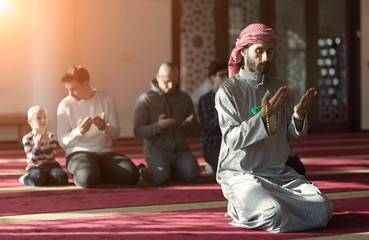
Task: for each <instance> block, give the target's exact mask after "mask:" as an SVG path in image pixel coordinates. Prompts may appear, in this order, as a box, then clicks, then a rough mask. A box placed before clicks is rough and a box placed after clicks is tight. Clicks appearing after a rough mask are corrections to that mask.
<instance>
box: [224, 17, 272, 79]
mask: <svg viewBox="0 0 369 240" xmlns="http://www.w3.org/2000/svg"><path fill="white" fill-rule="evenodd" d="M276 39H277V36H276V34H275V32H274V30H273V29H272V28H270V27H268V26H267V25H265V24H262V23H254V24H250V25H248V26H247V27H246V28H244V29H243V30H242V31H241V33H240V36H239V37H238V38H237V40H236V44H235V48H234V49H233V50H232V53H231V56H230V58H229V61H228V72H229V77H232V76H233V75H235V74H236V73H238V72H239V71H240V68H239V66H238V63H239V62H240V61H241V54H240V51H241V50H242V49H243V48H244V47H245V46H246V45H247V44H249V43H273V44H274V43H275V41H276Z"/></svg>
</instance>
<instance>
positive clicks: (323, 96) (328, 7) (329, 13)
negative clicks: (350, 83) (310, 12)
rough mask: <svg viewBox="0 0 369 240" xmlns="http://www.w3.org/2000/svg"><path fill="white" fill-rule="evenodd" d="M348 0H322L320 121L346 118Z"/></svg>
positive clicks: (318, 61)
mask: <svg viewBox="0 0 369 240" xmlns="http://www.w3.org/2000/svg"><path fill="white" fill-rule="evenodd" d="M345 2H346V1H345V0H325V1H319V39H318V40H317V43H316V44H317V45H318V47H319V59H318V60H317V65H318V67H319V71H320V77H319V80H318V83H319V121H320V122H322V123H333V122H346V121H347V119H348V116H347V114H348V108H347V107H348V106H347V104H348V101H347V98H348V96H347V94H348V89H347V68H346V66H347V60H346V59H347V57H346V56H347V54H346V53H347V51H346V47H347V45H346V41H345V39H346V36H345V28H346V22H345V19H346V17H345Z"/></svg>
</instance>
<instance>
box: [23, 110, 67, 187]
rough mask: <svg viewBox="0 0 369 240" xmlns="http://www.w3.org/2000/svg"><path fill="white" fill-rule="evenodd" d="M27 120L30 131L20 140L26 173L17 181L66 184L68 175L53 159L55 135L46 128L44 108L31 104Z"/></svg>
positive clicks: (34, 183) (41, 184)
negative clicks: (24, 154) (23, 152)
mask: <svg viewBox="0 0 369 240" xmlns="http://www.w3.org/2000/svg"><path fill="white" fill-rule="evenodd" d="M27 122H28V124H29V125H30V126H31V128H32V131H31V132H29V133H28V134H26V135H25V136H24V137H23V140H22V142H23V147H24V151H25V153H26V156H27V167H26V170H27V171H28V173H26V174H24V175H23V176H21V177H20V178H19V181H20V182H21V183H24V184H25V185H29V186H44V185H66V184H68V175H67V174H66V173H65V172H64V170H63V169H62V168H61V166H60V164H59V163H58V162H57V161H56V160H55V156H56V147H57V140H56V136H55V134H54V133H51V132H48V131H47V130H46V127H47V124H48V118H47V112H46V110H45V109H44V108H43V107H41V106H32V107H31V108H30V109H29V110H28V120H27Z"/></svg>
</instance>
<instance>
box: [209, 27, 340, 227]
mask: <svg viewBox="0 0 369 240" xmlns="http://www.w3.org/2000/svg"><path fill="white" fill-rule="evenodd" d="M275 41H276V35H275V32H274V30H273V29H271V28H269V27H268V26H266V25H264V24H260V23H257V24H251V25H249V26H247V27H246V28H245V29H244V30H242V31H241V33H240V36H239V38H238V39H237V41H236V46H235V48H234V49H233V51H232V54H231V57H230V60H229V63H228V65H229V74H230V78H229V79H227V80H226V81H225V82H224V83H223V84H222V86H221V87H220V88H219V90H218V91H217V94H216V97H215V98H216V99H215V105H216V109H217V111H218V116H219V125H220V128H221V131H222V145H221V151H220V155H219V163H218V171H217V181H218V182H219V184H220V185H221V186H222V191H223V194H224V196H225V198H226V199H227V200H228V211H227V214H226V216H228V217H231V218H232V222H231V223H230V224H232V225H235V226H240V227H244V228H248V229H258V230H263V231H269V232H297V231H305V230H312V229H318V228H324V227H326V226H327V224H328V222H329V220H330V219H331V217H332V214H333V205H332V203H331V201H330V200H329V199H328V198H327V197H326V196H325V195H324V194H323V193H321V192H320V190H319V189H318V188H317V187H316V186H315V185H314V184H313V183H311V182H309V181H307V180H306V179H305V177H304V176H302V175H299V174H298V173H297V172H296V171H295V170H293V169H292V168H291V167H289V166H287V165H286V161H287V159H288V156H289V153H290V148H289V143H290V142H291V141H293V142H300V141H302V139H303V138H304V136H305V135H306V134H307V131H308V122H307V118H306V112H307V109H308V108H309V106H310V105H311V103H312V101H313V98H314V96H315V95H316V93H317V92H316V90H315V89H314V88H310V89H308V90H307V91H306V93H305V94H304V95H303V96H302V98H301V99H300V101H299V102H298V103H297V104H296V105H295V106H293V103H292V102H291V98H290V90H289V88H288V87H287V86H285V85H283V83H281V82H280V81H278V80H276V79H272V78H269V77H267V76H265V75H264V74H266V73H267V72H268V70H269V67H270V62H271V60H272V58H273V55H274V45H275Z"/></svg>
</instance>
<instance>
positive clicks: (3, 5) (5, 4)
mask: <svg viewBox="0 0 369 240" xmlns="http://www.w3.org/2000/svg"><path fill="white" fill-rule="evenodd" d="M9 5H10V2H9V0H0V13H3V12H6V11H8V9H9Z"/></svg>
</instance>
